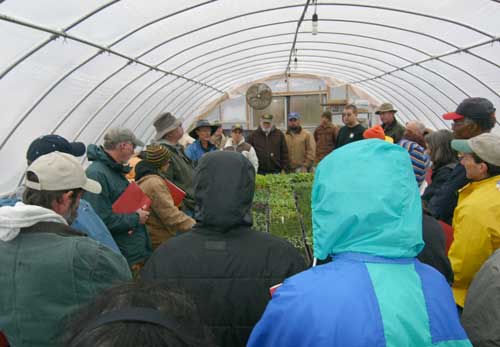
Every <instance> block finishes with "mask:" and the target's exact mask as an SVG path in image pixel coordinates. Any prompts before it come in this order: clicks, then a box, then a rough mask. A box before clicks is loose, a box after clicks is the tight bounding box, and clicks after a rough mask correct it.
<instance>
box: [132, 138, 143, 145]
mask: <svg viewBox="0 0 500 347" xmlns="http://www.w3.org/2000/svg"><path fill="white" fill-rule="evenodd" d="M132 143H133V144H134V145H136V146H137V147H144V142H142V141H141V140H139V139H138V138H137V137H136V138H134V139H133V140H132Z"/></svg>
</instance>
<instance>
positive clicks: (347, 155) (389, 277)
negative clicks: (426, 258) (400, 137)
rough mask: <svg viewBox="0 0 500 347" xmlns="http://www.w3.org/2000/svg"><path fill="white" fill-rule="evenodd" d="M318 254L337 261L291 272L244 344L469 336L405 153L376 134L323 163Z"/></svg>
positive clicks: (411, 341) (316, 191)
mask: <svg viewBox="0 0 500 347" xmlns="http://www.w3.org/2000/svg"><path fill="white" fill-rule="evenodd" d="M312 212H313V234H314V235H313V239H314V254H315V256H316V257H317V258H319V259H325V258H326V257H328V256H332V257H333V261H332V262H330V263H328V264H325V265H321V266H317V267H314V268H312V269H309V270H307V271H304V272H302V273H300V274H298V275H295V276H293V277H291V278H289V279H287V280H286V281H285V282H284V284H283V286H282V287H280V288H279V289H278V290H277V291H276V292H275V294H274V296H273V298H272V300H271V301H270V303H269V304H268V306H267V308H266V311H265V313H264V315H263V316H262V318H261V320H260V321H259V323H258V324H257V325H256V326H255V328H254V330H253V331H252V334H251V336H250V340H249V342H248V346H250V347H254V346H255V347H257V346H258V347H264V346H343V347H344V346H346V347H350V346H370V347H374V346H380V347H385V346H391V347H401V346H415V347H427V346H436V347H437V346H440V347H445V346H446V347H452V346H453V347H462V346H471V344H470V342H469V340H468V339H467V336H466V334H465V332H464V330H463V328H462V326H461V325H460V322H459V318H458V313H457V310H456V307H455V303H454V300H453V296H452V293H451V289H450V287H449V285H448V283H447V282H446V280H445V278H444V277H443V276H442V275H441V274H440V273H439V272H437V271H436V270H434V269H433V268H431V267H430V266H427V265H424V264H422V263H420V262H419V261H418V260H417V259H416V258H415V257H416V256H417V254H418V253H419V252H420V251H421V250H422V248H423V246H424V243H423V241H422V209H421V202H420V195H419V191H418V187H417V183H416V181H415V176H414V174H413V169H412V165H411V162H410V159H409V157H408V153H407V152H406V151H405V150H404V149H403V148H401V147H400V146H396V145H392V144H389V143H387V142H385V141H382V140H378V139H372V140H363V141H358V142H355V143H352V144H349V145H346V146H343V147H342V148H340V149H338V150H336V151H334V152H333V153H332V154H330V155H328V156H327V157H326V158H324V159H323V160H322V161H321V163H320V164H319V166H318V168H317V170H316V175H315V180H314V186H313V192H312Z"/></svg>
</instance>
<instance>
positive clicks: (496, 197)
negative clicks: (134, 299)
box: [448, 133, 500, 307]
mask: <svg viewBox="0 0 500 347" xmlns="http://www.w3.org/2000/svg"><path fill="white" fill-rule="evenodd" d="M451 147H452V148H453V149H454V150H456V151H458V152H460V153H462V155H463V157H462V159H461V161H460V162H461V163H462V165H463V166H464V167H465V170H466V174H467V178H468V179H469V180H471V183H469V184H468V185H466V186H465V187H464V188H463V189H461V190H460V192H459V196H458V204H457V208H456V209H455V213H454V215H453V229H454V241H453V243H452V245H451V248H450V251H449V253H448V256H449V258H450V261H451V265H452V267H453V272H454V276H455V281H454V283H453V295H454V296H455V301H456V303H457V304H458V305H459V306H460V307H463V306H464V303H465V297H466V295H467V290H468V288H469V286H470V284H471V282H472V279H473V278H474V276H475V274H476V273H477V272H478V271H479V269H480V268H481V265H483V263H484V262H485V261H486V260H487V259H488V258H489V257H490V255H491V254H493V252H495V250H496V249H498V248H500V137H499V136H496V135H493V134H489V133H485V134H481V135H479V136H476V137H473V138H471V139H468V140H453V141H452V142H451Z"/></svg>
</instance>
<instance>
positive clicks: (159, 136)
mask: <svg viewBox="0 0 500 347" xmlns="http://www.w3.org/2000/svg"><path fill="white" fill-rule="evenodd" d="M181 124H182V123H181V121H180V120H178V119H176V120H175V122H174V123H173V124H172V125H171V126H169V127H168V128H166V129H163V130H162V131H159V132H157V133H156V135H155V137H154V140H155V141H159V140H161V139H162V138H163V136H165V134H168V133H169V132H171V131H173V130H175V129H177V128H178V127H179V126H180V125H181Z"/></svg>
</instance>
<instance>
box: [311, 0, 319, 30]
mask: <svg viewBox="0 0 500 347" xmlns="http://www.w3.org/2000/svg"><path fill="white" fill-rule="evenodd" d="M317 7H318V0H315V1H314V14H313V16H312V34H313V35H314V36H316V35H318V14H317V13H316V9H317Z"/></svg>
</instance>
